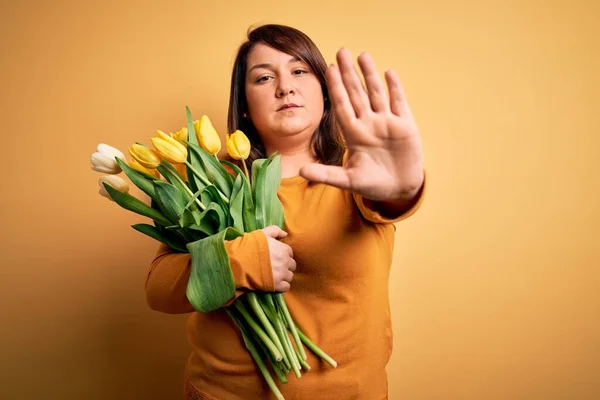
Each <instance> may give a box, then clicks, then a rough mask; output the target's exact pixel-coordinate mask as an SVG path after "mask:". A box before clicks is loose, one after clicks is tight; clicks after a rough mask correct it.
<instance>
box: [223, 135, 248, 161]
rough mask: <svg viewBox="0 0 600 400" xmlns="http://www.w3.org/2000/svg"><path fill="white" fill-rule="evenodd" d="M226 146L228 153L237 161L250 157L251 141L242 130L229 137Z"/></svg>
mask: <svg viewBox="0 0 600 400" xmlns="http://www.w3.org/2000/svg"><path fill="white" fill-rule="evenodd" d="M225 145H226V146H227V153H229V155H230V156H231V157H232V158H234V159H236V160H239V159H242V160H245V159H247V158H248V156H249V155H250V148H251V146H250V140H248V138H247V137H246V135H244V132H242V131H240V130H237V131H235V132H233V133H232V134H231V135H227V141H226V142H225Z"/></svg>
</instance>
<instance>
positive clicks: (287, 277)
mask: <svg viewBox="0 0 600 400" xmlns="http://www.w3.org/2000/svg"><path fill="white" fill-rule="evenodd" d="M284 280H285V281H286V282H289V283H292V281H293V280H294V273H293V272H292V271H290V270H288V271H287V272H286V274H285V278H284Z"/></svg>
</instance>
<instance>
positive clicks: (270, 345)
mask: <svg viewBox="0 0 600 400" xmlns="http://www.w3.org/2000/svg"><path fill="white" fill-rule="evenodd" d="M233 304H234V306H235V307H236V308H237V310H238V311H239V312H240V313H241V314H242V316H243V317H244V319H245V320H246V322H248V324H249V325H250V327H251V328H252V329H253V330H254V332H256V334H257V335H258V337H259V338H260V340H262V341H263V343H264V344H265V345H266V346H267V348H268V349H269V351H270V352H271V353H272V354H273V356H274V357H275V359H276V360H277V361H281V360H282V359H283V357H282V355H281V353H280V352H279V350H278V349H277V346H275V344H274V343H273V341H272V340H271V339H270V338H269V336H268V335H267V334H266V333H265V331H263V330H262V328H261V327H260V326H258V324H257V323H256V321H255V320H254V318H252V316H250V314H249V313H248V310H246V307H244V305H243V304H242V302H241V301H236V302H235V303H233Z"/></svg>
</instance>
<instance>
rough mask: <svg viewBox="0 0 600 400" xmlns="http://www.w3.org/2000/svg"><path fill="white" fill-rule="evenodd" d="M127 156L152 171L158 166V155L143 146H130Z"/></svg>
mask: <svg viewBox="0 0 600 400" xmlns="http://www.w3.org/2000/svg"><path fill="white" fill-rule="evenodd" d="M129 154H130V155H131V157H133V158H134V159H135V160H136V161H137V162H139V163H140V164H142V165H143V166H144V167H146V168H150V169H154V168H156V167H158V166H159V165H160V156H159V155H158V153H157V152H155V151H154V150H152V149H149V148H147V147H146V146H144V145H141V144H137V143H135V144H132V145H131V146H130V147H129Z"/></svg>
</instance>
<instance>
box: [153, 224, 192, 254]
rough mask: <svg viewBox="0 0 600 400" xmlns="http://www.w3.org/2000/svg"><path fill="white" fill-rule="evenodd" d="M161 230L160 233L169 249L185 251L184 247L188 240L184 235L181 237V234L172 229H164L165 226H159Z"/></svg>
mask: <svg viewBox="0 0 600 400" xmlns="http://www.w3.org/2000/svg"><path fill="white" fill-rule="evenodd" d="M159 229H160V230H161V233H162V234H163V237H164V238H165V242H166V244H167V246H169V247H170V248H171V249H173V250H175V251H178V252H180V253H187V252H188V251H187V248H186V247H185V245H186V243H188V240H186V239H185V238H184V237H182V235H181V234H180V233H179V232H177V231H175V230H173V229H165V228H159Z"/></svg>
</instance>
